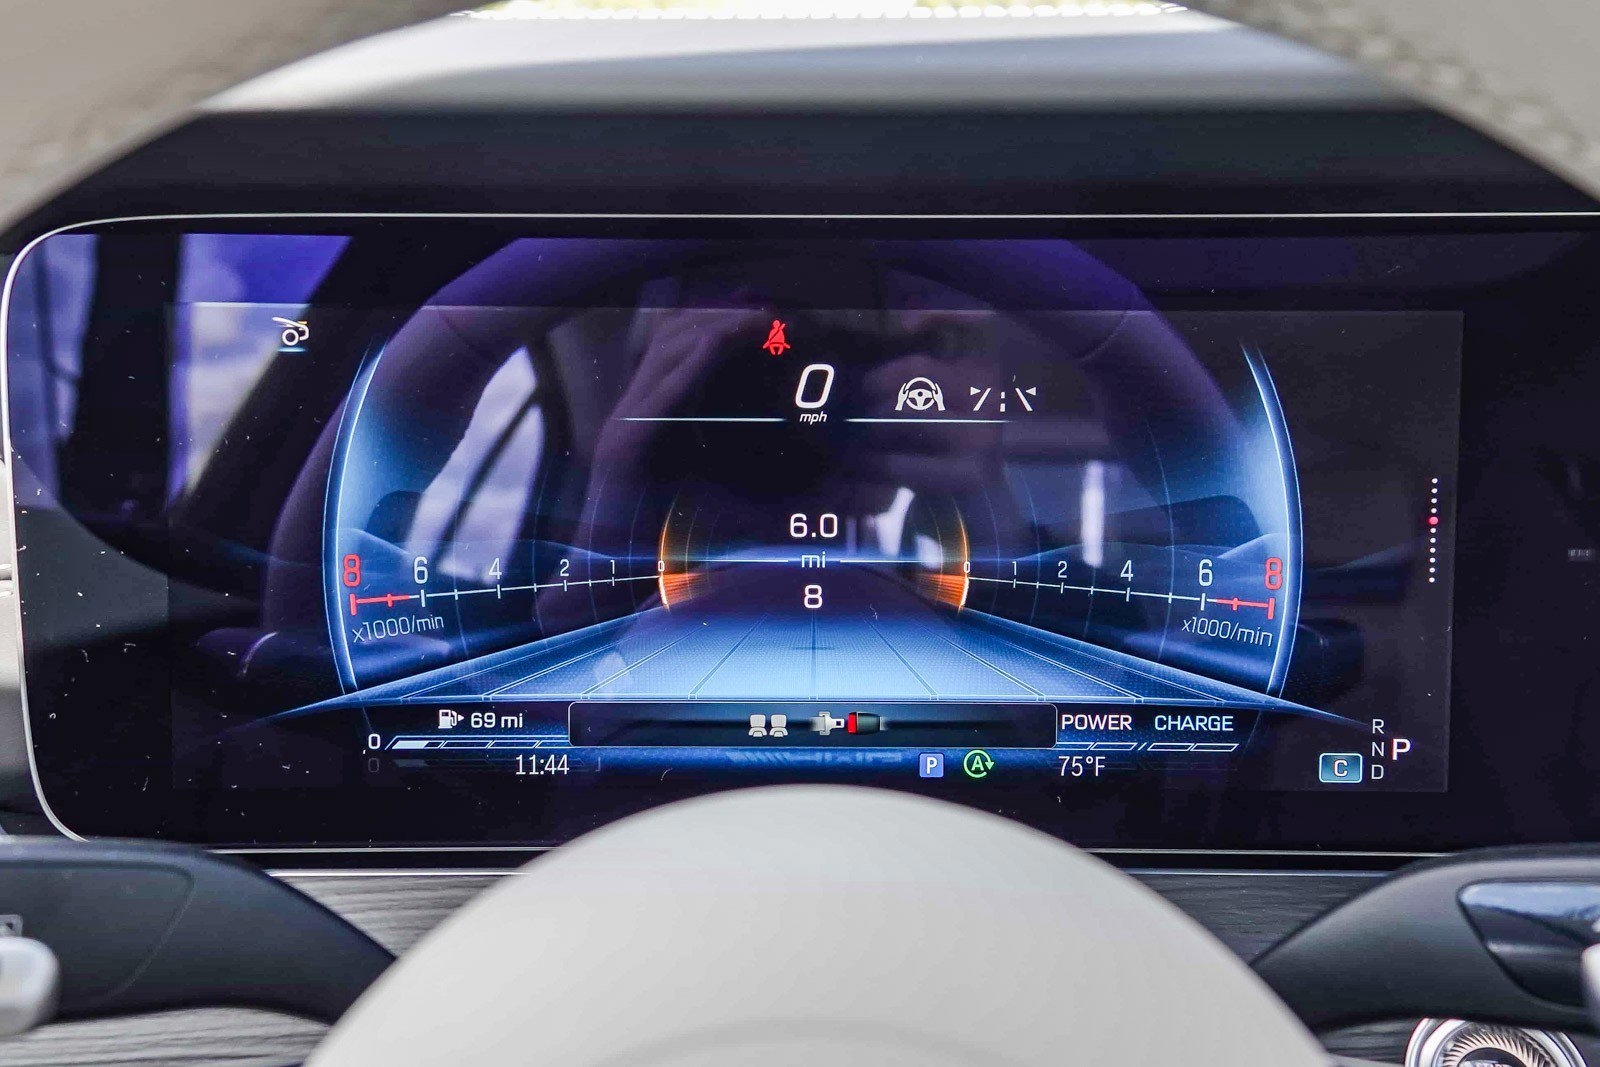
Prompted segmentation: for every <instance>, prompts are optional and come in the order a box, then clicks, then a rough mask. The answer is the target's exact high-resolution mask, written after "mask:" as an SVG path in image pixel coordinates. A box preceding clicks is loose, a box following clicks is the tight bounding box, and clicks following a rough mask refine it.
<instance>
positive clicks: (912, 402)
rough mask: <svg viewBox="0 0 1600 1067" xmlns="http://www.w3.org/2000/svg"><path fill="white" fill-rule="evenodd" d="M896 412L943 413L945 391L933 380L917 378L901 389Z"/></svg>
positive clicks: (895, 406)
mask: <svg viewBox="0 0 1600 1067" xmlns="http://www.w3.org/2000/svg"><path fill="white" fill-rule="evenodd" d="M894 409H895V410H896V411H906V410H910V411H943V410H944V390H943V389H940V388H939V383H938V382H936V381H934V380H933V379H932V378H923V377H916V378H912V379H911V380H910V381H908V382H906V384H904V385H902V386H901V387H900V397H899V399H897V400H896V401H895V404H894Z"/></svg>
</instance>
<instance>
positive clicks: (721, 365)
mask: <svg viewBox="0 0 1600 1067" xmlns="http://www.w3.org/2000/svg"><path fill="white" fill-rule="evenodd" d="M620 226H621V224H620V223H616V224H613V225H611V226H610V227H609V228H607V227H599V226H597V225H594V224H590V226H589V228H588V232H578V231H579V230H580V227H579V226H578V225H577V224H575V223H572V222H570V221H569V222H558V221H555V220H546V221H545V222H543V223H541V222H539V221H537V220H523V221H522V222H520V223H517V222H511V221H507V220H497V221H490V220H465V219H464V220H456V221H455V222H454V223H447V222H444V221H440V220H432V221H425V220H404V219H391V220H367V221H364V222H363V221H358V220H345V221H339V220H332V221H330V220H316V219H301V220H294V219H287V220H276V221H274V222H272V223H270V224H269V223H266V222H263V221H260V220H256V221H254V222H252V221H251V220H244V219H239V220H225V219H218V220H191V221H187V222H170V223H165V224H162V223H138V224H134V223H124V224H106V225H101V226H98V227H88V228H84V229H79V230H75V231H71V232H65V233H60V234H57V235H54V236H51V237H48V238H46V239H44V240H43V241H41V242H38V243H36V244H35V245H34V246H32V247H31V248H30V249H29V250H28V252H27V253H26V254H25V255H24V256H23V257H22V258H21V260H20V261H19V263H18V265H17V266H16V267H15V268H14V269H13V272H12V277H11V280H10V282H9V285H8V289H7V301H8V302H7V307H8V316H7V333H6V345H7V352H6V354H7V375H8V377H7V381H8V412H9V433H10V442H11V448H12V455H13V456H14V457H15V460H16V463H15V469H14V481H15V484H14V493H15V496H16V501H17V508H18V517H19V535H20V537H19V539H20V547H21V552H20V554H19V557H18V558H19V561H20V562H21V570H20V581H21V586H22V594H23V603H24V610H25V617H24V632H25V634H26V639H27V656H28V659H27V696H28V702H29V707H30V715H31V723H32V727H33V731H34V737H35V741H36V744H37V745H38V746H39V747H40V750H41V755H40V757H39V765H40V767H41V778H42V779H50V780H52V781H54V782H56V783H60V782H62V781H64V776H65V774H66V773H67V770H68V769H69V768H72V767H76V768H77V769H78V773H80V776H81V774H83V773H93V774H94V775H98V776H101V777H104V778H106V780H108V781H121V782H124V783H127V782H130V781H131V780H132V779H133V778H136V777H137V778H141V779H145V778H151V779H154V780H155V781H156V782H157V783H158V792H159V793H160V795H161V800H160V802H159V803H160V805H161V807H160V811H159V814H158V815H157V814H150V813H147V815H146V816H144V818H146V820H147V821H148V820H149V819H152V818H159V819H160V820H161V821H162V823H161V825H162V826H163V827H164V828H166V829H167V830H168V831H169V832H171V833H173V834H175V835H177V836H185V837H190V838H199V839H204V840H210V841H256V842H259V841H262V840H268V841H270V840H274V839H277V840H287V841H293V842H302V843H303V842H308V841H314V842H328V843H335V844H337V843H346V842H350V841H359V842H362V843H367V844H372V843H380V844H381V843H389V844H402V843H411V844H417V843H420V844H430V843H433V844H445V843H451V842H468V843H472V842H490V843H527V844H546V843H552V842H554V841H558V840H562V839H565V838H566V837H569V836H571V835H572V834H574V833H576V832H580V831H581V830H582V829H585V828H587V827H588V826H590V825H594V824H596V823H598V822H602V821H605V820H606V819H608V818H611V817H614V816H616V815H618V814H622V813H625V812H627V811H630V810H637V809H638V808H640V807H643V806H647V805H649V804H651V803H655V802H659V801H660V800H663V799H667V798H670V797H673V796H682V795H689V794H693V793H696V792H703V791H708V790H714V789H722V788H731V787H735V786H740V785H751V784H760V783H773V782H793V781H821V780H826V781H844V782H856V783H863V784H870V785H877V786H885V787H890V788H896V789H905V790H914V791H922V792H928V793H931V794H934V795H938V796H943V797H947V798H950V799H955V800H958V801H960V802H963V803H968V804H973V805H976V806H980V807H986V808H990V809H993V810H999V811H1003V812H1006V813H1007V814H1011V815H1014V816H1015V817H1017V818H1020V819H1023V820H1025V821H1029V822H1033V823H1035V824H1036V825H1040V826H1042V827H1044V828H1046V829H1049V830H1051V831H1052V832H1057V833H1062V834H1064V835H1066V836H1069V837H1073V838H1074V839H1076V840H1080V841H1083V842H1085V843H1090V844H1098V845H1145V846H1158V847H1190V846H1194V845H1200V844H1209V845H1218V844H1240V845H1246V846H1255V847H1260V846H1263V845H1286V844H1300V843H1305V842H1303V841H1302V840H1301V838H1302V836H1304V834H1305V833H1306V832H1307V831H1302V830H1301V829H1298V828H1297V827H1296V826H1295V825H1290V824H1289V823H1288V822H1287V821H1280V820H1279V819H1278V818H1277V817H1276V815H1274V816H1272V817H1266V816H1264V815H1263V814H1262V812H1263V811H1264V810H1265V809H1262V808H1261V804H1262V803H1263V800H1262V799H1253V798H1268V797H1272V798H1277V799H1276V800H1274V801H1273V804H1274V808H1273V809H1272V810H1273V811H1275V812H1276V811H1280V810H1281V811H1282V812H1289V811H1292V810H1294V809H1296V808H1298V807H1305V808H1306V809H1307V810H1313V808H1312V807H1311V806H1315V808H1314V810H1316V811H1317V812H1320V813H1323V814H1324V815H1325V814H1327V813H1330V812H1333V813H1336V812H1337V811H1338V810H1339V809H1338V806H1339V805H1349V807H1348V808H1347V809H1346V810H1349V811H1357V810H1367V811H1373V810H1378V809H1377V808H1375V807H1374V805H1379V804H1383V803H1385V801H1384V800H1383V799H1382V798H1385V797H1390V798H1400V797H1403V796H1405V795H1409V794H1423V795H1443V794H1444V793H1445V791H1446V790H1447V789H1448V788H1449V787H1450V785H1451V781H1450V776H1449V768H1450V758H1449V756H1450V727H1451V717H1452V710H1451V709H1452V700H1451V688H1452V677H1453V676H1452V662H1451V654H1452V641H1451V633H1452V620H1453V615H1452V610H1453V605H1452V597H1453V594H1454V590H1455V583H1456V565H1455V564H1456V551H1457V542H1458V537H1457V522H1458V513H1457V511H1458V509H1457V503H1458V494H1459V492H1460V486H1461V481H1460V473H1459V470H1458V463H1459V459H1460V455H1461V446H1460V440H1461V419H1462V410H1463V392H1462V390H1463V370H1462V367H1463V362H1462V361H1463V349H1464V332H1465V324H1466V321H1467V315H1466V312H1465V310H1464V309H1463V307H1462V304H1461V301H1460V300H1459V298H1452V299H1441V298H1440V297H1439V294H1440V293H1441V292H1444V293H1451V292H1454V291H1456V290H1459V288H1460V284H1459V279H1444V280H1443V281H1442V282H1441V283H1440V285H1438V286H1435V287H1433V288H1429V287H1427V286H1426V285H1423V284H1422V283H1423V282H1425V281H1426V280H1427V272H1428V271H1429V270H1438V269H1441V268H1442V266H1443V264H1445V263H1446V261H1447V260H1448V259H1449V257H1450V255H1451V254H1452V253H1451V252H1450V251H1449V249H1446V248H1437V247H1435V246H1436V245H1437V244H1438V243H1439V242H1440V241H1441V240H1442V239H1441V238H1435V237H1430V236H1427V235H1417V234H1403V235H1391V234H1385V233H1382V232H1377V233H1372V234H1366V235H1359V236H1329V235H1326V234H1287V233H1286V234H1279V235H1275V236H1274V235H1272V234H1265V235H1263V234H1261V233H1259V232H1257V233H1248V234H1247V233H1231V232H1219V228H1218V227H1216V226H1213V227H1212V228H1211V229H1210V230H1206V231H1205V232H1197V233H1192V234H1186V235H1183V236H1173V235H1171V234H1169V233H1168V234H1157V233H1151V232H1141V231H1139V228H1138V227H1136V226H1132V225H1131V224H1127V223H1124V224H1123V225H1121V227H1120V228H1119V229H1118V230H1117V231H1116V232H1112V231H1111V228H1110V227H1109V226H1107V225H1106V224H1101V225H1097V226H1096V225H1088V224H1085V223H1079V224H1077V225H1073V224H1071V223H1069V222H1067V221H1061V222H1059V223H1056V224H1055V225H1054V226H1051V227H1036V232H1033V233H1028V234H1024V235H1018V234H1016V233H1014V232H1013V233H997V232H988V231H986V230H984V228H983V227H981V226H979V225H977V224H971V223H969V224H966V225H965V226H961V225H956V224H954V223H951V224H950V225H949V226H947V227H946V229H947V230H948V231H950V232H946V233H941V234H929V233H927V232H913V231H912V228H911V227H910V226H909V225H900V226H893V225H879V226H877V227H872V226H867V225H864V224H857V225H855V226H850V225H846V224H844V223H840V222H834V223H827V224H825V223H824V222H822V221H820V220H819V221H817V222H814V223H812V224H810V225H800V224H795V223H791V224H788V225H786V226H779V225H777V224H771V225H765V224H756V223H752V222H746V223H745V224H743V225H742V226H738V227H724V228H723V229H722V230H721V231H720V232H719V231H718V229H717V227H713V226H711V225H709V224H707V223H701V224H697V225H690V224H688V223H683V222H679V223H675V224H674V223H667V222H659V223H657V224H655V225H653V226H645V225H643V224H637V225H636V226H635V227H634V230H633V232H624V231H622V230H621V229H620ZM1258 228H1259V227H1258ZM927 229H928V227H927V225H926V224H924V226H923V227H922V230H923V231H926V230H927ZM991 229H992V227H991ZM1043 230H1047V231H1049V232H1037V231H1043ZM1555 239H1556V238H1555V237H1553V236H1545V235H1537V234H1534V235H1520V236H1498V237H1497V236H1493V235H1490V236H1485V237H1483V238H1481V240H1482V241H1488V242H1497V241H1498V242H1500V243H1501V244H1502V245H1509V246H1510V249H1511V253H1512V254H1517V255H1523V256H1524V257H1527V258H1533V259H1536V258H1537V257H1538V256H1539V255H1545V256H1548V254H1549V251H1548V248H1545V246H1548V245H1550V243H1551V241H1553V240H1555ZM1561 239H1562V240H1565V239H1566V238H1564V237H1563V238H1561ZM1541 242H1543V244H1541ZM1394 263H1405V264H1409V266H1408V267H1407V268H1406V269H1407V270H1409V271H1410V272H1411V275H1408V278H1409V279H1410V281H1411V282H1412V283H1415V286H1416V288H1415V291H1414V293H1413V294H1412V297H1410V298H1407V299H1396V298H1395V297H1394V295H1393V294H1394V292H1395V290H1394V289H1393V288H1392V287H1391V288H1390V289H1385V290H1383V295H1382V296H1377V295H1374V294H1375V291H1376V288H1375V287H1377V286H1378V285H1379V280H1380V279H1381V278H1382V277H1383V275H1384V272H1386V271H1387V272H1389V273H1390V275H1391V276H1392V272H1393V269H1394V267H1393V264H1394ZM135 265H137V267H138V269H133V268H134V266H135ZM1452 286H1454V289H1452ZM1401 289H1402V290H1403V289H1404V286H1403V285H1402V286H1401ZM95 717H98V718H95ZM63 719H66V720H69V721H72V722H76V723H84V722H88V721H91V719H92V720H93V721H96V722H98V723H99V725H98V726H97V727H96V730H95V733H94V736H95V737H96V738H97V741H96V743H95V745H93V746H85V745H83V744H81V743H69V742H67V741H66V740H59V739H56V738H62V737H63V736H64V735H62V734H59V733H58V732H57V731H56V730H55V728H54V726H53V725H51V724H54V723H57V722H61V721H62V720H63ZM79 736H80V738H81V737H82V736H83V735H82V734H80V735H79ZM74 744H75V745H76V747H69V745H74ZM46 749H48V753H45V752H44V750H46ZM80 780H81V777H80ZM97 788H98V787H97ZM109 788H110V787H109V786H107V787H106V789H105V790H102V791H100V792H99V793H98V794H97V797H98V799H97V800H95V801H93V802H92V803H91V802H90V801H88V800H84V799H82V794H80V793H78V792H76V789H77V787H73V788H72V789H68V790H62V789H59V788H53V787H52V786H51V785H50V784H49V783H48V782H47V783H46V789H45V792H46V796H47V798H48V799H49V800H50V801H51V803H52V804H53V805H55V806H58V807H62V808H75V809H76V811H77V813H78V818H77V820H76V821H77V822H80V823H83V822H85V820H87V822H88V823H89V824H92V825H93V826H94V827H97V828H98V827H100V826H116V825H118V820H119V819H120V818H122V816H120V815H116V814H112V813H111V812H110V810H109V809H110V808H111V807H113V805H110V804H108V803H107V802H108V801H109V800H110V799H111V793H110V792H109ZM94 791H95V790H94V789H91V790H90V792H94ZM67 793H71V794H72V796H65V797H64V799H60V800H58V799H57V798H58V796H63V795H64V794H67ZM75 797H76V798H77V799H74V798H75ZM1339 798H1348V799H1339ZM1395 802H1396V803H1402V801H1399V800H1398V799H1397V800H1396V801H1395ZM140 803H143V802H142V801H141V802H140ZM1363 806H1365V807H1363ZM153 810H154V809H151V811H152V812H153ZM309 813H315V815H311V814H309ZM274 815H275V817H276V819H277V820H278V821H277V823H274V822H273V818H274ZM130 817H131V816H130ZM1318 817H1319V818H1321V817H1322V816H1321V815H1319V816H1318ZM67 821H68V822H69V823H70V822H72V821H74V820H72V819H70V818H69V819H68V820H67ZM1331 822H1332V823H1333V824H1336V823H1337V822H1338V818H1337V816H1336V815H1335V817H1334V818H1333V819H1332V820H1331ZM285 824H287V825H290V826H292V827H293V829H292V830H287V831H275V830H274V829H273V828H272V827H273V826H274V825H285ZM1303 825H1304V826H1306V827H1311V826H1313V825H1316V822H1315V820H1307V821H1305V822H1304V823H1303ZM146 829H148V827H146ZM1363 833H1365V831H1363ZM1366 836H1368V837H1372V836H1374V835H1373V834H1370V833H1367V834H1366Z"/></svg>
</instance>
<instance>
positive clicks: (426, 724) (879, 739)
mask: <svg viewBox="0 0 1600 1067" xmlns="http://www.w3.org/2000/svg"><path fill="white" fill-rule="evenodd" d="M366 710H367V714H368V718H369V720H370V721H371V722H372V723H373V724H374V726H377V727H380V728H381V729H383V731H384V733H386V734H387V735H388V736H389V737H391V738H395V739H399V738H402V737H403V738H405V739H406V744H405V745H404V746H403V747H405V748H407V749H428V750H432V749H477V748H481V747H495V745H500V746H501V747H509V746H512V745H514V744H516V743H519V742H520V741H523V740H538V741H541V742H543V743H551V742H556V743H565V744H568V745H571V746H573V747H579V748H757V749H765V750H768V751H774V752H778V751H783V750H789V749H803V748H810V749H836V750H844V749H852V748H876V749H882V748H906V749H921V748H1000V749H1006V748H1010V749H1054V750H1057V751H1063V752H1097V753H1110V754H1141V753H1142V754H1149V755H1161V754H1180V753H1200V754H1227V753H1232V752H1236V751H1238V750H1239V749H1241V748H1242V747H1244V744H1245V742H1246V740H1247V739H1248V738H1249V736H1250V733H1251V731H1252V730H1253V729H1254V728H1255V725H1256V721H1257V719H1258V718H1259V716H1260V714H1261V712H1260V711H1259V710H1258V709H1251V708H1226V707H1222V708H1219V707H1216V706H1207V707H1203V708H1201V707H1193V708H1189V707H1178V706H1171V705H1141V706H1131V707H1130V706H1128V705H1109V704H1108V705H1086V704H1075V705H1070V706H1061V705H1057V704H1053V703H1042V702H1030V703H989V702H966V703H963V702H957V701H939V702H923V703H916V702H909V701H908V702H889V701H875V702H840V703H837V704H835V703H833V702H812V701H793V702H786V701H705V700H684V701H672V700H653V701H574V702H572V703H570V704H568V705H566V707H565V709H562V708H561V707H560V706H559V705H550V704H548V703H524V702H514V701H496V702H481V703H472V704H463V705H452V706H444V705H433V704H427V703H420V702H419V703H403V704H402V703H397V704H389V705H369V706H368V707H367V709H366ZM563 710H564V711H565V716H564V720H565V721H562V719H563V716H562V715H561V712H562V711H563ZM380 736H381V735H380ZM382 747H389V746H388V745H384V746H382Z"/></svg>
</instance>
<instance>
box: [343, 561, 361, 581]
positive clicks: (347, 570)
mask: <svg viewBox="0 0 1600 1067" xmlns="http://www.w3.org/2000/svg"><path fill="white" fill-rule="evenodd" d="M344 584H345V585H347V586H349V587H350V588H352V589H354V588H355V587H356V586H358V585H360V584H361V557H360V556H357V555H355V554H354V553H351V554H350V555H348V556H346V557H345V558H344Z"/></svg>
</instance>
